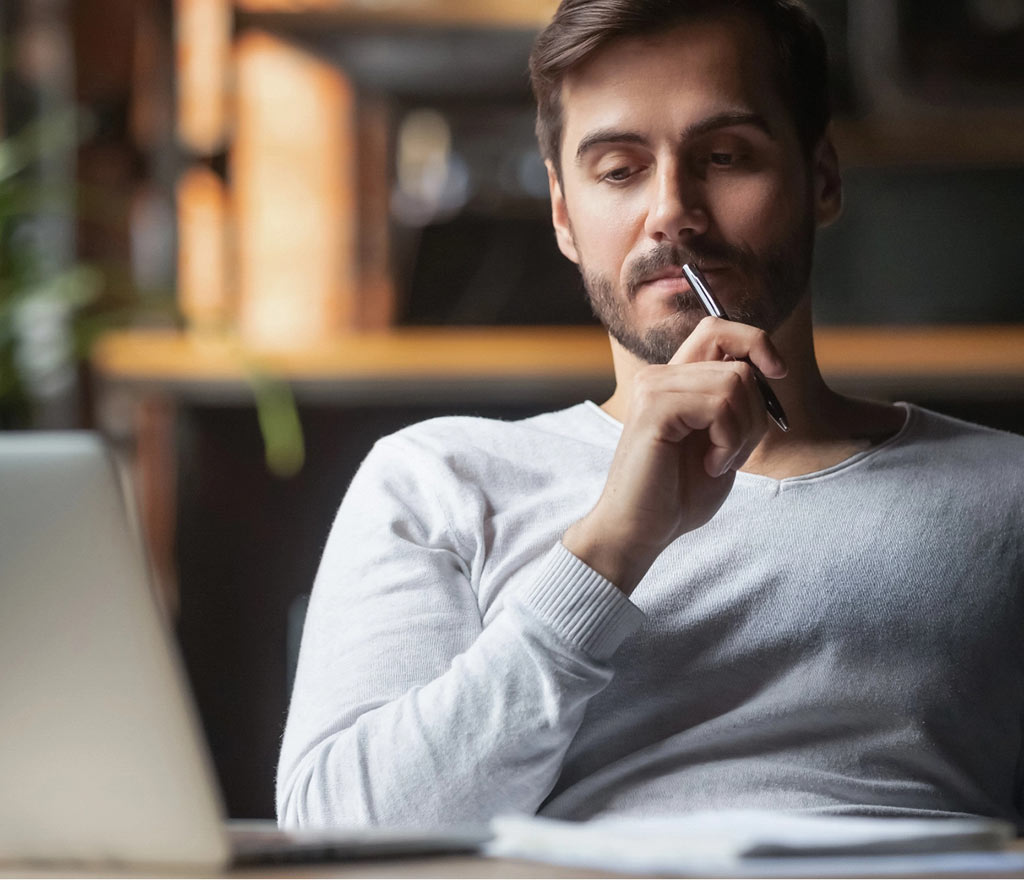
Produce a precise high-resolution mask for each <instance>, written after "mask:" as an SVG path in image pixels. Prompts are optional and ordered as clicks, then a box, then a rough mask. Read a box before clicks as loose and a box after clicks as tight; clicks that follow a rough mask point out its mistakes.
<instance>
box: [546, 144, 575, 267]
mask: <svg viewBox="0 0 1024 880" xmlns="http://www.w3.org/2000/svg"><path fill="white" fill-rule="evenodd" d="M544 165H545V166H546V167H547V169H548V191H549V192H550V193H551V224H552V225H553V226H554V227H555V240H556V241H557V242H558V249H559V250H560V251H561V252H562V253H563V254H565V256H567V257H568V258H569V259H570V260H572V261H573V262H574V263H576V264H579V261H580V256H579V254H578V253H577V252H576V241H575V239H574V238H573V234H572V224H571V223H570V222H569V210H568V208H566V206H565V196H564V195H563V194H562V184H560V183H559V182H558V175H557V174H556V173H555V166H554V163H553V162H552V161H551V160H550V159H548V160H547V161H545V162H544Z"/></svg>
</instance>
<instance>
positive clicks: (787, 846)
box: [486, 810, 1024, 876]
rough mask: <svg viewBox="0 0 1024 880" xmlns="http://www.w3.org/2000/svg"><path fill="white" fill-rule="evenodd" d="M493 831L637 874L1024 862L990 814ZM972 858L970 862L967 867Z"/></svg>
mask: <svg viewBox="0 0 1024 880" xmlns="http://www.w3.org/2000/svg"><path fill="white" fill-rule="evenodd" d="M492 831H493V832H494V835H495V836H494V839H493V840H492V841H491V842H490V843H489V844H487V846H486V852H487V853H488V854H489V855H494V856H501V857H505V858H524V859H535V860H539V861H546V862H555V863H558V864H564V865H580V866H586V867H593V868H603V869H606V870H619V871H629V872H635V873H664V872H667V873H680V872H681V873H686V872H697V873H707V874H713V873H718V874H722V875H728V874H729V873H731V872H733V871H737V872H743V871H748V870H749V869H750V868H751V867H752V866H753V865H755V864H756V865H757V866H758V868H759V871H760V870H764V871H765V872H766V873H769V874H771V873H776V872H775V871H772V870H771V866H772V865H775V866H776V867H778V868H781V869H783V870H782V873H781V875H782V876H786V875H790V874H792V875H794V876H796V875H800V874H803V875H804V876H808V874H807V873H806V872H805V871H797V870H795V869H796V868H797V867H799V866H800V865H803V866H804V867H806V868H810V869H812V872H811V873H812V874H814V873H821V874H825V873H839V874H842V873H846V871H844V870H842V869H843V868H852V869H853V871H852V873H856V872H864V873H866V874H873V873H874V874H878V873H881V874H885V873H890V872H891V873H893V874H895V873H899V872H900V870H901V864H900V863H901V862H903V861H905V859H906V857H907V856H914V857H915V859H914V860H913V861H912V863H911V865H910V867H911V869H913V868H920V867H921V866H922V865H923V862H922V861H921V856H922V855H924V854H937V855H938V856H939V861H940V862H941V861H942V859H943V858H946V859H948V854H951V853H961V854H967V855H968V860H967V861H968V862H970V863H971V864H973V862H971V859H972V858H974V857H975V856H977V855H979V854H983V855H988V856H995V855H1007V856H1009V855H1012V856H1013V859H1011V861H1014V865H1013V866H1010V869H1011V870H1014V869H1021V868H1024V857H1022V856H1021V854H1020V853H1012V854H1010V853H1006V854H1001V853H1000V854H997V853H993V852H991V851H993V850H999V849H1001V848H1003V847H1005V846H1006V844H1007V843H1009V841H1010V840H1012V839H1013V837H1014V833H1015V832H1014V828H1013V826H1012V825H1010V824H1009V823H1006V822H1000V821H998V820H994V819H982V818H978V819H973V818H967V819H900V818H868V817H859V816H821V815H807V814H795V813H775V812H769V811H761V810H728V811H718V812H700V813H690V814H684V815H680V816H665V817H657V818H644V819H636V818H604V819H595V820H592V821H590V822H563V821H558V820H554V819H543V818H536V817H527V816H500V817H498V818H496V819H495V820H494V821H493V823H492ZM851 857H855V858H854V859H853V861H851ZM990 860H991V859H990ZM932 861H934V859H933V860H932ZM974 861H978V860H977V859H976V858H974ZM981 861H984V860H981ZM996 861H999V859H996ZM953 862H954V863H958V862H964V859H959V860H953ZM833 863H838V865H839V868H840V869H839V870H836V865H835V864H833ZM854 863H855V864H854ZM1018 863H1019V864H1018ZM971 864H968V863H966V862H965V863H964V864H963V865H962V867H963V869H964V872H965V873H966V872H967V871H968V870H969V869H970V866H971ZM980 864H981V862H980V861H979V866H980ZM1004 867H1005V866H1004ZM875 868H879V869H881V870H877V871H876V870H874V869H875ZM933 869H934V870H936V871H941V870H942V867H941V865H934V866H933ZM777 875H778V874H777Z"/></svg>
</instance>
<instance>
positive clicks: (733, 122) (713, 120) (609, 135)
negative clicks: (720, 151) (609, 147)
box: [576, 112, 775, 165]
mask: <svg viewBox="0 0 1024 880" xmlns="http://www.w3.org/2000/svg"><path fill="white" fill-rule="evenodd" d="M740 125H749V126H752V127H753V128H756V129H759V130H760V131H761V132H763V133H764V134H765V135H767V136H768V137H769V138H771V139H772V140H775V133H774V132H773V131H772V130H771V127H770V126H769V125H768V123H767V122H766V121H765V118H764V117H763V116H761V115H760V114H759V113H734V112H726V113H716V114H715V115H714V116H709V117H708V118H707V119H702V120H700V122H695V123H694V124H693V125H689V126H687V127H686V128H685V129H683V133H682V139H683V140H689V139H690V138H695V137H700V136H701V135H704V134H708V133H709V132H712V131H717V130H718V129H720V128H734V127H736V126H740ZM648 143H649V141H648V140H647V138H646V137H644V136H643V135H642V134H639V133H637V132H635V131H623V130H621V129H616V128H599V129H597V130H596V131H592V132H590V133H589V134H587V135H585V136H584V137H583V139H582V140H581V141H580V142H579V146H577V147H576V164H577V165H578V164H580V162H582V160H583V157H584V156H585V155H586V154H587V152H588V151H590V150H592V149H593V148H594V147H597V146H600V145H602V144H638V145H640V146H642V147H645V146H647V145H648Z"/></svg>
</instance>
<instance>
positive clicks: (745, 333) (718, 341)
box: [669, 317, 787, 379]
mask: <svg viewBox="0 0 1024 880" xmlns="http://www.w3.org/2000/svg"><path fill="white" fill-rule="evenodd" d="M726 357H730V358H735V359H737V360H739V359H742V358H750V360H751V362H752V363H753V364H754V365H755V366H757V368H758V369H759V370H760V371H761V372H762V373H764V375H765V376H767V377H769V378H771V379H781V378H782V377H783V376H785V375H786V372H787V368H786V364H785V362H784V361H783V359H782V356H781V355H780V354H779V352H778V350H777V349H776V348H775V345H774V344H773V343H772V340H771V337H769V336H768V334H767V333H765V332H764V331H763V330H759V329H758V328H757V327H751V326H750V325H749V324H740V323H739V322H737V321H725V320H723V319H721V318H711V317H708V318H704V319H703V320H702V321H701V322H700V323H699V324H698V325H697V327H696V329H695V330H694V331H693V333H691V334H690V335H689V336H688V337H687V338H686V341H685V342H683V344H682V345H681V346H679V350H678V351H676V353H675V354H674V355H673V356H672V360H670V361H669V363H670V364H692V363H697V362H700V361H721V360H723V359H725V358H726Z"/></svg>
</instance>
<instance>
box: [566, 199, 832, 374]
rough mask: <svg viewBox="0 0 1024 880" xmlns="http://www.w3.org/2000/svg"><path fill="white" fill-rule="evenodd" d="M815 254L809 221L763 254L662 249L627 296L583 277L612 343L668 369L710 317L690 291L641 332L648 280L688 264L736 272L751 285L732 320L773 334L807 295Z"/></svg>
mask: <svg viewBox="0 0 1024 880" xmlns="http://www.w3.org/2000/svg"><path fill="white" fill-rule="evenodd" d="M813 250H814V222H813V219H811V218H810V217H808V221H807V222H805V223H804V224H803V225H802V226H801V227H800V228H799V229H797V230H795V231H794V232H793V233H792V234H791V235H790V236H789V238H788V239H787V240H786V241H784V242H782V243H781V244H779V245H777V246H776V247H775V248H774V249H772V250H769V251H767V252H765V253H762V254H758V253H755V252H754V251H753V250H751V249H750V248H747V247H743V246H736V245H728V244H718V243H713V242H702V241H700V240H694V241H693V242H691V243H690V244H689V245H687V246H683V245H678V244H659V245H657V246H656V247H655V248H654V249H652V250H651V251H650V252H648V253H646V254H644V255H643V256H642V257H638V258H637V259H636V260H634V261H633V262H632V264H630V266H629V267H628V269H627V273H626V282H625V288H626V289H625V291H624V292H619V291H618V290H616V286H615V284H614V283H613V282H612V281H611V280H610V279H609V278H608V277H606V276H604V275H601V274H599V273H595V272H589V271H588V270H587V269H586V267H585V266H584V265H583V264H582V262H581V263H580V273H581V275H582V276H583V284H584V287H585V288H586V290H587V296H588V298H589V300H590V307H591V309H592V310H593V312H594V315H595V316H596V317H597V319H598V320H599V321H600V322H601V323H602V324H603V325H604V326H605V328H606V329H607V330H608V333H609V334H610V335H611V336H612V338H613V339H615V340H616V341H617V342H618V343H619V344H620V345H621V346H622V347H623V348H625V349H626V351H628V352H630V353H631V354H633V355H635V356H636V357H638V358H640V359H641V360H643V361H646V362H647V363H649V364H666V363H668V362H669V361H670V360H671V359H672V356H673V355H674V354H675V353H676V351H677V350H678V348H679V346H680V345H682V344H683V342H684V341H685V340H686V338H687V337H688V336H689V335H690V334H691V333H692V332H693V330H694V328H696V326H697V324H699V323H700V322H701V320H702V319H703V318H705V317H706V316H707V312H705V311H704V307H703V306H702V305H701V302H700V300H699V299H698V298H697V295H696V294H695V293H693V291H691V290H687V291H686V292H685V293H682V294H679V295H678V296H677V297H676V311H675V313H674V314H672V315H669V316H668V317H667V318H663V319H662V320H660V321H658V322H657V323H656V324H654V325H653V326H651V327H647V328H646V329H644V328H640V327H637V326H636V321H635V320H634V318H633V316H632V314H631V312H632V304H633V301H634V300H635V299H636V295H637V291H638V290H639V288H640V286H641V285H642V284H643V282H644V280H645V279H646V278H650V277H651V275H652V274H654V273H655V272H658V271H659V270H662V269H665V268H667V267H670V266H682V265H683V263H695V264H696V265H697V266H698V267H702V266H705V265H708V264H712V265H715V266H728V267H729V268H730V269H732V270H734V272H735V273H736V274H737V275H738V276H739V277H740V278H742V279H743V281H744V283H743V285H742V287H741V288H740V289H739V290H738V291H737V292H735V293H734V294H733V295H732V296H731V298H730V300H729V302H728V304H727V309H726V310H727V311H728V313H729V317H730V318H731V319H732V320H733V321H739V322H741V323H743V324H750V325H751V326H753V327H758V328H760V329H761V330H764V331H765V332H766V333H768V334H771V333H774V332H775V331H776V330H777V329H778V328H779V327H781V326H782V324H783V323H784V322H785V321H786V319H787V318H789V316H790V315H791V314H792V313H793V310H794V309H795V308H796V306H797V304H798V303H799V302H800V300H801V299H802V298H803V296H804V293H805V292H806V291H807V286H808V282H809V280H810V274H811V254H812V252H813ZM577 253H579V248H578V247H577Z"/></svg>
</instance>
